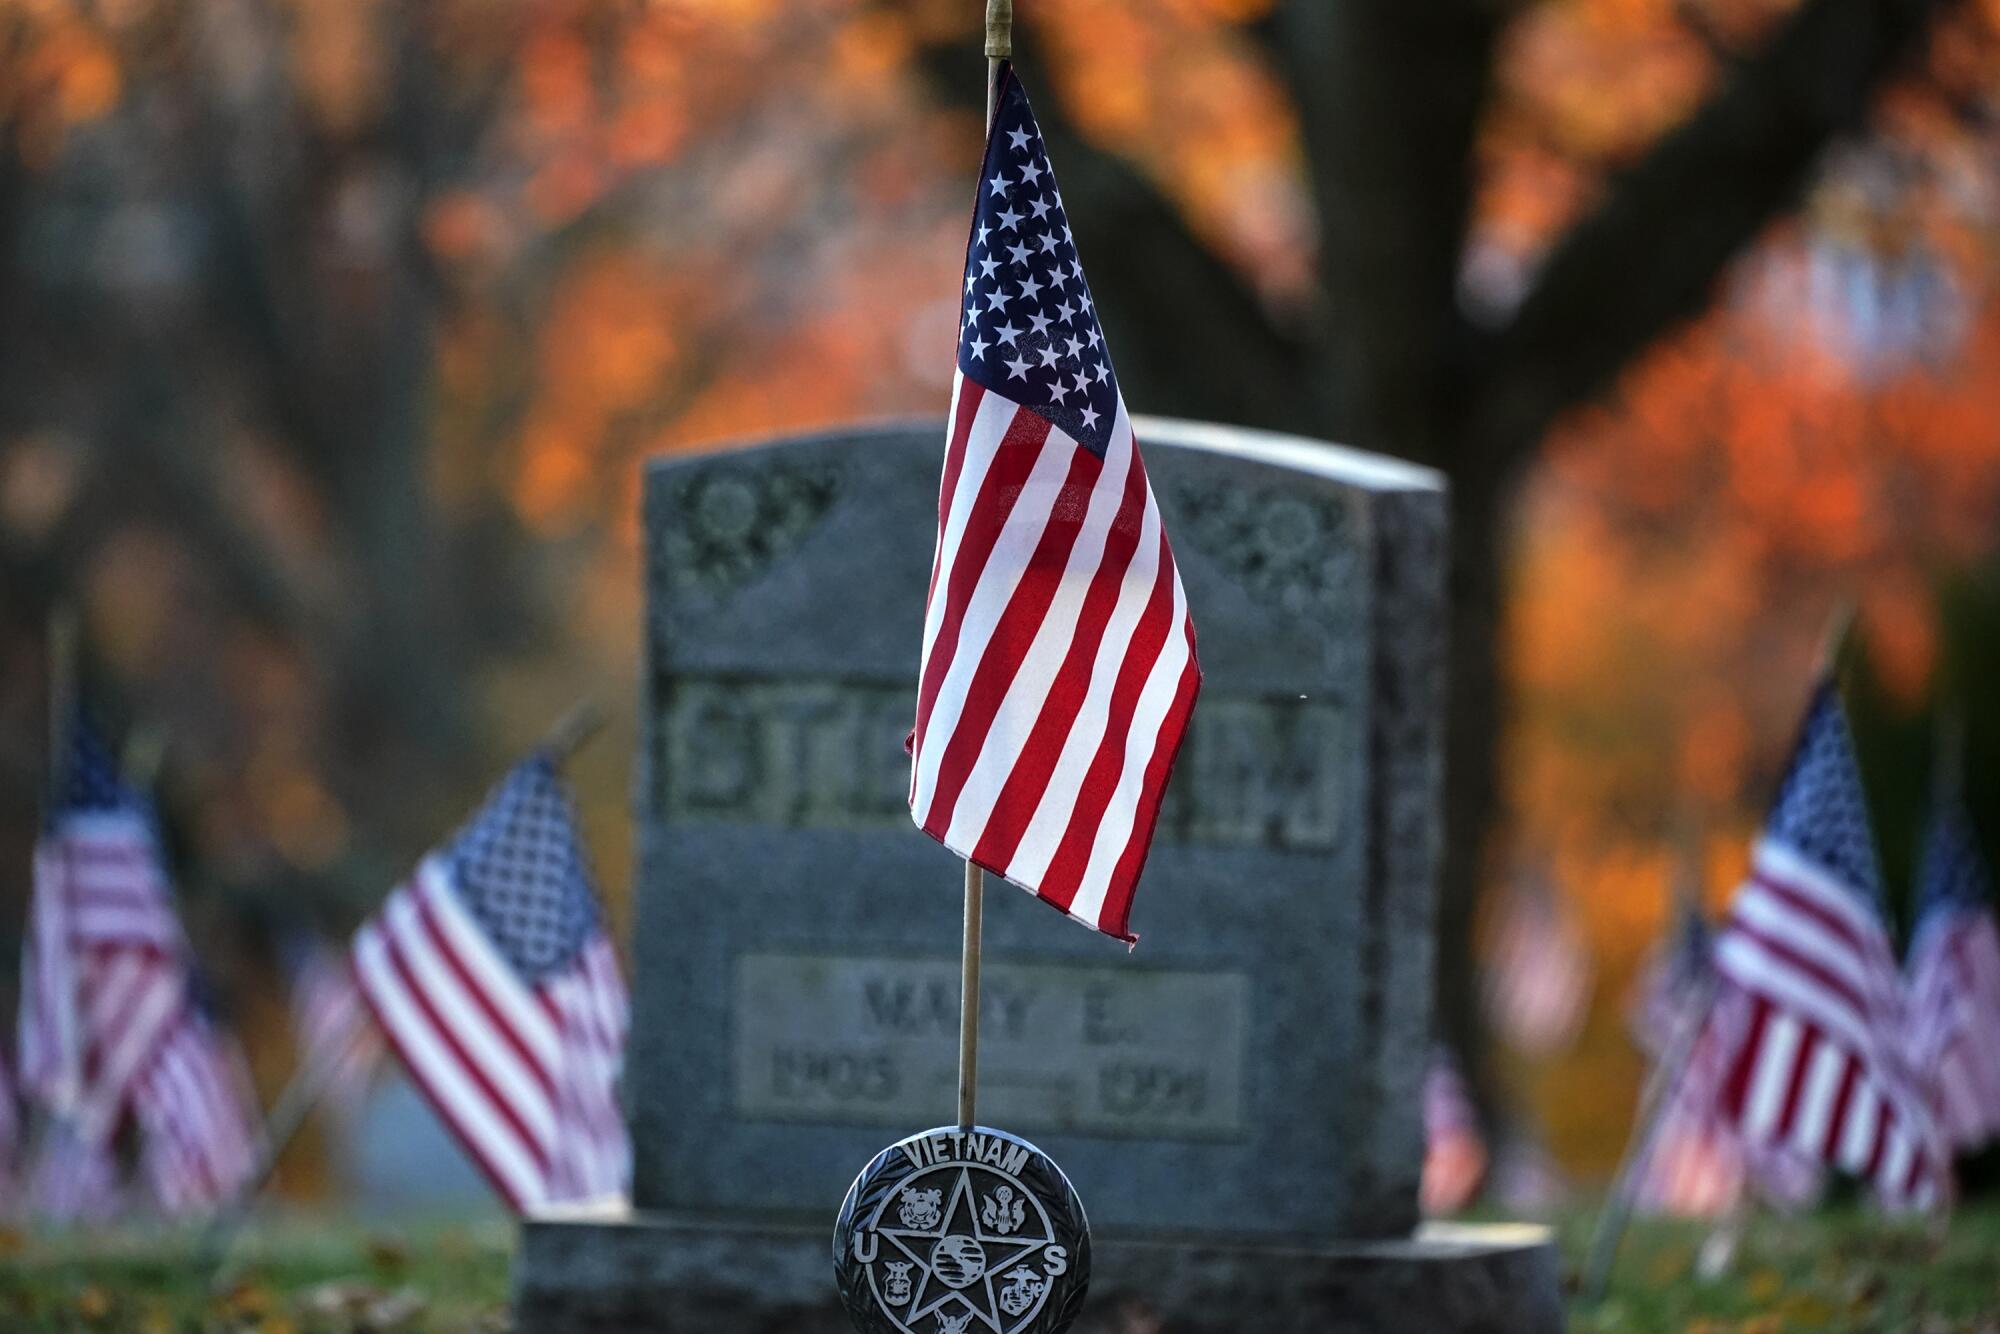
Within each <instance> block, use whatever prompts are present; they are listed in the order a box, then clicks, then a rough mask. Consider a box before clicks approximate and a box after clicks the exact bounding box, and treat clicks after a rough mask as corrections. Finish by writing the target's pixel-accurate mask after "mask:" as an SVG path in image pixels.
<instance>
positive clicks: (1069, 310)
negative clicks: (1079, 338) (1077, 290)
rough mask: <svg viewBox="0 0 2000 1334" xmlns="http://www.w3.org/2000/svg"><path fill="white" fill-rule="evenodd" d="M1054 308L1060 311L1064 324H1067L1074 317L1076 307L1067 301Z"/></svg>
mask: <svg viewBox="0 0 2000 1334" xmlns="http://www.w3.org/2000/svg"><path fill="white" fill-rule="evenodd" d="M1056 309H1057V310H1059V311H1061V312H1062V321H1063V323H1064V324H1068V323H1069V322H1070V321H1071V320H1072V319H1074V318H1075V317H1076V307H1075V306H1072V305H1071V304H1070V303H1069V302H1067V301H1065V302H1063V303H1062V304H1061V305H1059V306H1057V307H1056Z"/></svg>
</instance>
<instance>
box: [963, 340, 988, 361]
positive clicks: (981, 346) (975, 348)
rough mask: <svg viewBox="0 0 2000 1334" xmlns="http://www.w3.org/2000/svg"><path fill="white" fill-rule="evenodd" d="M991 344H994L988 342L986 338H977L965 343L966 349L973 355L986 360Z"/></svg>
mask: <svg viewBox="0 0 2000 1334" xmlns="http://www.w3.org/2000/svg"><path fill="white" fill-rule="evenodd" d="M991 346H992V344H991V343H988V342H987V341H986V340H985V339H984V338H975V339H973V340H972V341H971V342H969V343H967V344H966V345H965V349H966V351H968V352H970V353H971V354H972V355H973V356H975V357H977V358H979V360H981V361H984V360H986V349H987V348H989V347H991Z"/></svg>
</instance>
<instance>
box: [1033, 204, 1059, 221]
mask: <svg viewBox="0 0 2000 1334" xmlns="http://www.w3.org/2000/svg"><path fill="white" fill-rule="evenodd" d="M1054 207H1055V205H1054V204H1053V203H1051V202H1050V201H1048V200H1046V199H1030V200H1029V201H1028V211H1029V212H1030V213H1033V214H1034V215H1035V221H1036V222H1040V221H1041V220H1042V219H1044V218H1046V217H1048V216H1049V210H1050V209H1052V208H1054Z"/></svg>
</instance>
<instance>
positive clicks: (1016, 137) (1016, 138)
mask: <svg viewBox="0 0 2000 1334" xmlns="http://www.w3.org/2000/svg"><path fill="white" fill-rule="evenodd" d="M1032 137H1033V136H1031V135H1030V134H1029V133H1028V132H1027V131H1026V130H1009V131H1007V138H1008V139H1010V140H1012V141H1013V145H1014V151H1015V152H1017V153H1018V152H1022V151H1023V150H1025V149H1026V148H1027V147H1028V140H1029V139H1030V138H1032Z"/></svg>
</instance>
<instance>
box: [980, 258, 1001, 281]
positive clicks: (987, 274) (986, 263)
mask: <svg viewBox="0 0 2000 1334" xmlns="http://www.w3.org/2000/svg"><path fill="white" fill-rule="evenodd" d="M999 267H1000V261H999V260H997V259H982V260H980V261H979V276H980V277H982V278H991V277H992V276H993V271H994V270H995V269H997V268H999Z"/></svg>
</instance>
